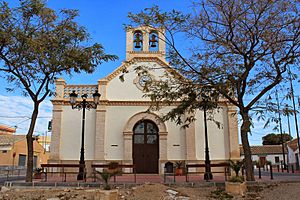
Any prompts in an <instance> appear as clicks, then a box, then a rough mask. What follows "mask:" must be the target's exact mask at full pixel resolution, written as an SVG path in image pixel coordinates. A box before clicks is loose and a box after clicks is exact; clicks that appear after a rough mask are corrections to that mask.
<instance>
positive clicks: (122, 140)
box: [49, 27, 240, 173]
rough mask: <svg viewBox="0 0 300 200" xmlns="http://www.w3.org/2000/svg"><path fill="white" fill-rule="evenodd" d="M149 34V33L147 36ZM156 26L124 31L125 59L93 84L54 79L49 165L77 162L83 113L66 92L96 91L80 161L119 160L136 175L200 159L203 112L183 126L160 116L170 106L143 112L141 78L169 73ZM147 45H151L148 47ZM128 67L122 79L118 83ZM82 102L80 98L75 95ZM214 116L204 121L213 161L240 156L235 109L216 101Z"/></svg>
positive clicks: (202, 137)
mask: <svg viewBox="0 0 300 200" xmlns="http://www.w3.org/2000/svg"><path fill="white" fill-rule="evenodd" d="M152 35H154V37H153V36H152ZM155 38H163V35H162V34H161V33H160V32H158V31H157V30H152V29H150V28H147V27H140V28H136V29H133V28H132V29H127V33H126V62H123V64H122V65H121V66H119V67H118V68H116V70H115V71H113V72H112V73H111V74H110V75H108V76H107V77H104V78H101V79H99V81H98V83H95V84H94V85H68V84H67V83H66V82H65V81H64V80H63V79H58V80H57V81H56V94H57V95H56V97H55V98H54V99H53V100H52V103H53V124H52V136H51V153H50V160H49V162H50V163H78V160H79V156H80V145H81V120H82V111H81V112H79V111H78V110H73V109H72V108H71V105H70V103H69V94H70V93H71V92H72V91H76V93H78V94H79V95H78V96H79V97H80V96H81V95H82V94H87V95H88V99H87V100H88V101H92V93H94V92H95V91H96V90H98V91H99V93H100V94H101V98H100V104H99V105H98V107H97V109H91V110H89V111H86V121H85V124H86V125H85V140H84V141H85V145H84V149H85V160H86V163H87V165H88V166H89V165H90V164H91V163H107V162H109V161H119V162H122V163H124V164H132V163H134V164H135V166H136V171H137V172H138V173H163V170H164V164H165V163H166V162H167V161H178V160H183V161H185V162H186V163H204V159H205V154H204V149H205V146H204V144H205V143H204V123H203V122H204V120H203V112H202V111H198V112H197V113H196V118H197V120H196V121H195V122H194V123H192V124H191V125H190V126H189V128H187V129H182V128H181V127H180V126H178V125H176V124H175V123H174V122H170V121H166V122H164V121H162V120H161V118H160V116H161V115H162V114H163V113H166V111H168V110H170V109H171V106H169V107H168V106H166V107H164V108H163V109H162V110H161V111H160V112H146V111H147V109H148V107H149V105H150V103H151V101H150V99H147V98H143V95H144V93H143V90H142V88H143V86H144V84H145V81H149V80H158V79H160V78H161V75H163V74H164V73H165V72H167V73H169V72H172V68H171V67H170V66H169V64H168V62H167V61H166V58H165V48H166V47H165V43H164V42H163V41H162V40H159V41H158V42H157V43H156V44H155V45H153V44H154V43H155V40H153V39H155ZM149 44H150V45H149ZM139 66H147V68H148V69H149V71H148V74H147V75H139V74H137V73H136V71H135V68H136V67H139ZM124 71H127V72H128V73H126V75H125V81H124V82H122V81H120V79H119V77H120V75H121V74H122V72H124ZM80 100H81V99H80ZM219 106H220V107H221V109H220V111H219V112H215V116H214V117H215V119H216V120H217V121H219V122H221V124H222V128H218V127H217V125H216V124H215V123H214V122H211V121H208V133H209V148H210V158H211V161H212V163H218V162H222V161H225V160H228V159H239V158H240V151H239V144H238V127H237V118H236V116H237V115H233V113H235V112H236V108H235V107H234V106H231V105H230V104H229V103H228V102H226V101H220V104H219Z"/></svg>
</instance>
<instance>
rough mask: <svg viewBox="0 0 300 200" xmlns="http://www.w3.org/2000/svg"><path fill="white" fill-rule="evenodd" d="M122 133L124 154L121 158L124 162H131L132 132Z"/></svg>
mask: <svg viewBox="0 0 300 200" xmlns="http://www.w3.org/2000/svg"><path fill="white" fill-rule="evenodd" d="M123 135H124V155H123V159H124V162H126V163H132V162H133V161H132V137H133V132H132V131H128V132H123Z"/></svg>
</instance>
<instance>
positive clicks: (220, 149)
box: [195, 109, 229, 160]
mask: <svg viewBox="0 0 300 200" xmlns="http://www.w3.org/2000/svg"><path fill="white" fill-rule="evenodd" d="M226 116H227V110H223V109H219V111H218V112H217V111H215V112H214V117H215V120H216V121H218V122H220V123H221V127H220V128H218V126H217V124H216V123H215V122H213V121H211V120H207V134H208V147H209V155H210V159H211V160H224V159H228V158H229V143H228V137H229V136H228V125H227V117H226ZM196 119H197V120H196V121H195V127H196V141H195V142H196V148H197V152H196V156H197V159H200V160H204V159H205V135H204V116H203V111H198V112H197V114H196ZM207 119H209V113H207Z"/></svg>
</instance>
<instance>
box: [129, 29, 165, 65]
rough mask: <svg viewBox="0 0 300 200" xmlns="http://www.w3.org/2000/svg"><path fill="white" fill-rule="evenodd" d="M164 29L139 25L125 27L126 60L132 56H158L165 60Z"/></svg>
mask: <svg viewBox="0 0 300 200" xmlns="http://www.w3.org/2000/svg"><path fill="white" fill-rule="evenodd" d="M164 33H165V31H164V30H163V29H161V28H152V27H148V26H140V27H137V28H132V27H129V28H127V29H126V61H129V60H131V59H132V58H134V57H158V58H160V59H161V60H163V61H165V59H166V43H165V41H164V40H165V37H164Z"/></svg>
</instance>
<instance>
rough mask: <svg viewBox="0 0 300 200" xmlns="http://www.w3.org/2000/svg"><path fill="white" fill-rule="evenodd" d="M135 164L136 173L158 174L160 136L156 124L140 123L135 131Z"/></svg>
mask: <svg viewBox="0 0 300 200" xmlns="http://www.w3.org/2000/svg"><path fill="white" fill-rule="evenodd" d="M132 141H133V145H132V146H133V163H134V164H135V169H136V173H145V174H147V173H151V174H152V173H155V174H156V173H158V160H159V135H158V128H157V126H156V124H155V123H153V122H152V121H149V120H142V121H139V122H138V123H137V124H136V125H135V126H134V130H133V140H132Z"/></svg>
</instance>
